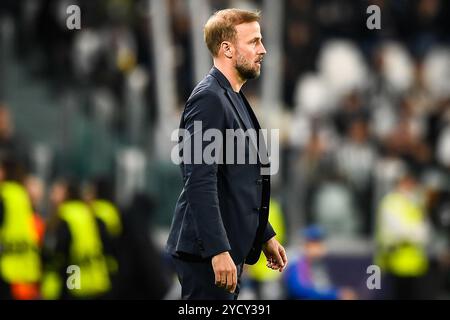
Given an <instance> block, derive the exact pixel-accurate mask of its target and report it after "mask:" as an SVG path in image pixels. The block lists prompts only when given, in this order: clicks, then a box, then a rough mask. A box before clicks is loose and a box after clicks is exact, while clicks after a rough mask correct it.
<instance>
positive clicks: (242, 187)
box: [167, 9, 287, 299]
mask: <svg viewBox="0 0 450 320" xmlns="http://www.w3.org/2000/svg"><path fill="white" fill-rule="evenodd" d="M259 19H260V16H259V13H255V12H250V11H245V10H238V9H227V10H222V11H218V12H216V13H215V14H214V15H213V16H212V17H211V18H210V19H209V20H208V22H207V23H206V25H205V29H204V32H205V42H206V44H207V46H208V49H209V50H210V52H211V54H212V56H213V60H214V67H213V68H212V69H211V71H210V73H209V74H208V75H207V76H206V77H205V78H204V79H203V80H202V81H201V82H200V83H199V84H198V85H197V86H196V88H195V89H194V90H193V92H192V94H191V96H190V97H189V99H188V101H187V103H186V106H185V109H184V112H183V114H182V117H181V122H180V129H182V130H184V131H185V132H186V133H187V135H186V134H185V136H184V139H183V143H184V145H183V146H184V149H182V151H183V156H184V158H182V159H183V160H182V162H181V170H182V174H183V181H184V188H183V190H182V192H181V195H180V197H179V199H178V202H177V205H176V209H175V214H174V217H173V221H172V226H171V230H170V234H169V238H168V241H167V250H168V252H169V253H170V254H171V255H172V256H173V263H174V266H175V269H176V271H177V274H178V278H179V280H180V283H181V286H182V298H183V299H237V296H238V293H239V278H240V276H241V273H242V269H243V265H244V263H246V264H254V263H256V261H257V260H258V259H259V256H260V253H261V250H262V251H263V252H264V254H265V256H266V258H267V266H268V267H269V268H271V269H274V270H279V271H280V272H281V271H282V270H283V269H284V268H285V267H286V264H287V257H286V253H285V250H284V248H283V247H282V246H281V245H280V244H279V243H278V241H277V240H275V238H274V235H275V232H274V230H273V229H272V227H271V225H270V224H269V223H268V215H269V198H270V174H269V173H268V171H267V170H264V169H267V167H268V166H270V164H269V163H268V161H264V158H266V159H267V151H266V148H265V142H264V139H263V138H259V139H258V138H256V139H253V140H252V139H249V140H245V143H244V144H238V143H236V142H235V141H234V140H233V144H232V150H229V148H228V147H229V145H228V142H229V140H227V143H226V144H225V143H224V141H223V140H222V141H214V142H215V143H217V144H216V146H217V145H218V146H219V147H218V150H217V152H216V154H215V155H214V157H216V160H217V159H219V158H221V159H222V160H223V158H224V157H225V158H227V161H226V163H223V161H220V160H218V161H213V162H212V163H211V161H205V159H203V158H202V159H201V161H198V159H196V158H198V157H197V156H200V157H201V156H203V155H204V154H205V153H204V152H206V151H207V150H208V146H209V143H208V141H204V140H208V139H205V138H204V137H203V138H202V137H200V138H199V139H197V137H196V135H197V134H199V126H201V130H200V131H202V132H205V131H207V130H215V132H219V133H221V135H222V137H224V136H227V134H228V133H229V130H230V129H231V130H237V131H238V132H239V131H240V132H247V131H250V130H256V131H259V130H260V129H261V128H260V126H259V123H258V121H257V119H256V117H255V114H254V113H253V111H252V109H251V107H250V105H249V103H248V101H247V99H246V98H245V96H244V95H243V93H242V91H241V87H242V86H243V85H244V83H245V82H246V81H247V80H248V79H253V78H256V77H258V76H259V74H260V69H261V62H262V59H263V57H264V55H265V53H266V50H265V48H264V46H263V44H262V36H261V31H260V26H259ZM228 137H229V136H227V138H228ZM258 137H259V136H258ZM219 140H220V139H219ZM188 141H189V142H192V141H193V142H194V143H193V144H192V146H191V143H190V144H187V142H188ZM198 141H199V143H200V148H199V146H198V145H197V146H196V147H197V149H196V147H195V143H196V142H198ZM187 145H189V146H187ZM257 146H260V148H259V150H258V156H257V161H255V162H252V161H250V160H251V158H252V157H251V153H252V152H255V151H254V150H255V149H257V148H258V147H257ZM191 147H192V148H191ZM261 149H262V150H261ZM188 151H190V152H188ZM231 152H235V153H233V155H236V154H237V156H238V157H239V155H243V156H244V158H245V161H244V163H242V161H241V162H239V161H238V162H237V163H236V158H235V157H234V156H231V157H229V155H230V153H231ZM187 153H189V155H190V157H191V158H193V159H187V161H186V154H187ZM227 154H228V155H227ZM192 156H193V157H192ZM230 158H231V159H232V160H233V161H228V160H229V159H230ZM191 160H193V161H191Z"/></svg>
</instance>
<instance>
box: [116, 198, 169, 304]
mask: <svg viewBox="0 0 450 320" xmlns="http://www.w3.org/2000/svg"><path fill="white" fill-rule="evenodd" d="M154 210H155V204H154V202H153V201H152V199H150V198H149V197H148V196H146V195H144V194H137V195H136V196H135V198H134V200H133V202H132V204H131V206H130V207H129V208H128V209H126V210H125V211H124V215H123V217H124V218H123V233H122V236H121V241H120V256H119V257H120V260H119V266H120V269H119V278H120V280H119V281H120V287H119V292H120V296H119V298H120V299H158V300H159V299H162V298H164V296H165V295H166V294H167V292H168V290H169V288H170V285H171V283H170V275H169V273H168V272H167V269H166V268H165V265H164V263H163V253H162V252H161V250H159V249H158V246H157V244H156V243H155V242H154V241H153V238H152V236H153V235H152V234H151V233H150V232H151V231H152V228H151V217H152V213H153V212H154Z"/></svg>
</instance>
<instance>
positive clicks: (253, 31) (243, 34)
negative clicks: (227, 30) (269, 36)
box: [236, 21, 262, 40]
mask: <svg viewBox="0 0 450 320" xmlns="http://www.w3.org/2000/svg"><path fill="white" fill-rule="evenodd" d="M236 31H237V36H238V38H240V39H244V40H245V39H253V38H261V37H262V36H261V27H260V26H259V23H258V22H257V21H254V22H248V23H241V24H238V25H237V26H236Z"/></svg>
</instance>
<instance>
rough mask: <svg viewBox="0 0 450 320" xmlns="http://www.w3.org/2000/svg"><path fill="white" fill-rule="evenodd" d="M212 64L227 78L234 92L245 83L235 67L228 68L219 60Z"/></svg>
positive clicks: (239, 89)
mask: <svg viewBox="0 0 450 320" xmlns="http://www.w3.org/2000/svg"><path fill="white" fill-rule="evenodd" d="M214 66H215V67H216V68H217V69H219V71H220V72H222V74H223V75H224V76H225V78H227V80H228V81H229V82H230V84H231V88H233V91H234V92H239V91H241V88H242V86H243V85H244V84H245V82H246V80H244V79H242V78H241V77H240V76H239V74H238V72H237V71H236V69H235V68H230V67H229V66H225V65H224V64H223V63H220V62H219V61H214Z"/></svg>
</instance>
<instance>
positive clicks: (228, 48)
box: [220, 41, 233, 59]
mask: <svg viewBox="0 0 450 320" xmlns="http://www.w3.org/2000/svg"><path fill="white" fill-rule="evenodd" d="M220 46H221V48H222V50H223V54H224V55H225V57H227V58H228V59H231V58H232V57H233V47H232V45H231V43H230V42H228V41H224V42H222V43H221V44H220Z"/></svg>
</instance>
